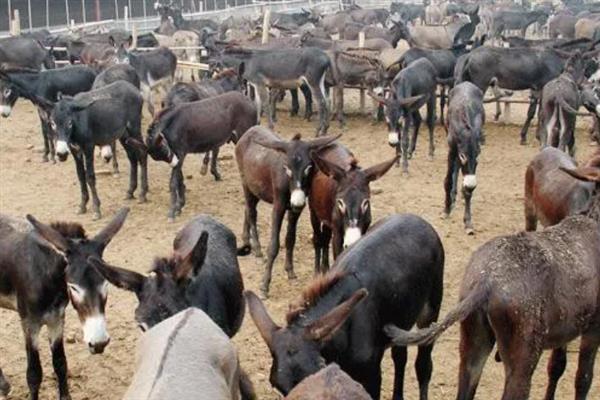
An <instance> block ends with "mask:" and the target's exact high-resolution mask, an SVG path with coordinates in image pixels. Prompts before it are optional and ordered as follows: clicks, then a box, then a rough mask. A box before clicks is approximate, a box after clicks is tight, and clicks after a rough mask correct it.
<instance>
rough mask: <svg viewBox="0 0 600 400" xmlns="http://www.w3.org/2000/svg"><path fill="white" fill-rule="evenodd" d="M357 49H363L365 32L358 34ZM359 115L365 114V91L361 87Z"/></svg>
mask: <svg viewBox="0 0 600 400" xmlns="http://www.w3.org/2000/svg"><path fill="white" fill-rule="evenodd" d="M358 47H359V48H361V49H362V48H363V47H365V32H364V31H360V32H358ZM360 113H361V114H364V113H365V89H364V88H363V87H361V88H360Z"/></svg>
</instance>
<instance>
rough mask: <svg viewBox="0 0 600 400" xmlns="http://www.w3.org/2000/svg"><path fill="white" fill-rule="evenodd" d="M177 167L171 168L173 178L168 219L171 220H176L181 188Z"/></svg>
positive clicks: (171, 179) (170, 186)
mask: <svg viewBox="0 0 600 400" xmlns="http://www.w3.org/2000/svg"><path fill="white" fill-rule="evenodd" d="M175 168H177V167H175ZM175 168H173V169H171V178H170V180H169V192H170V195H171V205H170V206H169V212H168V213H167V219H168V220H169V222H174V221H175V210H176V203H177V191H178V189H179V184H178V182H177V171H176V170H175Z"/></svg>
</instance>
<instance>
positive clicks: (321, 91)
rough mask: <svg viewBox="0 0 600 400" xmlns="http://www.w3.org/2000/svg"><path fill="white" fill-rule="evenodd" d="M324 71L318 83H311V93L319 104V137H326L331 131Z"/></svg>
mask: <svg viewBox="0 0 600 400" xmlns="http://www.w3.org/2000/svg"><path fill="white" fill-rule="evenodd" d="M326 72H327V71H325V70H324V71H323V73H322V74H321V76H320V77H319V80H318V82H312V83H310V85H309V86H310V91H311V94H312V96H314V97H316V99H317V102H318V103H319V128H318V129H317V136H321V135H326V134H327V130H328V129H329V107H328V105H327V94H326V93H325V73H326Z"/></svg>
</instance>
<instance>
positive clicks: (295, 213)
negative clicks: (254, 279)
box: [235, 126, 340, 297]
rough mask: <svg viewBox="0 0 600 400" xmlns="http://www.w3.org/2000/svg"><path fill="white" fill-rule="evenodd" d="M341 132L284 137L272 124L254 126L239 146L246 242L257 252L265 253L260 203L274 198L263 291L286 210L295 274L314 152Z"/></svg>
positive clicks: (288, 266) (289, 262) (288, 256)
mask: <svg viewBox="0 0 600 400" xmlns="http://www.w3.org/2000/svg"><path fill="white" fill-rule="evenodd" d="M339 137H340V135H338V136H335V137H330V136H327V137H322V138H317V139H313V140H311V141H308V142H305V141H303V140H301V139H300V135H296V136H295V137H294V138H293V140H291V141H285V140H283V139H281V138H280V137H279V136H277V135H276V134H274V133H273V132H271V131H270V130H268V129H266V128H263V127H260V126H255V127H253V128H252V129H250V130H249V131H248V132H246V134H245V135H244V136H243V137H242V138H241V139H240V141H239V142H238V143H237V145H236V147H235V158H236V161H237V164H238V168H239V171H240V175H241V178H242V188H243V190H244V198H245V201H246V211H245V214H244V229H243V236H242V248H243V249H246V251H247V249H250V248H251V249H252V250H253V251H254V254H255V255H256V256H257V257H262V251H261V248H260V242H259V240H258V230H257V225H256V206H257V204H258V202H259V201H260V200H263V201H265V202H267V203H271V204H273V210H272V213H271V221H272V223H271V242H270V245H269V252H268V254H267V261H266V264H265V272H264V275H263V280H262V285H261V292H262V295H263V296H264V297H267V296H268V293H269V285H270V283H271V275H272V272H273V263H274V262H275V258H277V254H278V253H279V233H280V231H281V223H282V221H283V217H284V216H285V214H286V212H287V215H288V227H287V234H286V238H285V247H286V253H285V270H286V271H287V275H288V279H295V278H296V274H295V273H294V264H293V252H294V245H295V243H296V226H297V224H298V219H299V218H300V214H301V212H302V210H303V209H304V206H305V205H306V199H307V194H308V193H309V190H310V185H311V180H312V178H313V175H314V168H313V167H314V163H313V161H312V159H311V157H310V153H311V152H312V151H318V150H320V149H321V148H324V147H326V146H328V145H329V144H331V143H333V142H334V141H335V140H337V139H338V138H339ZM251 242H252V244H251Z"/></svg>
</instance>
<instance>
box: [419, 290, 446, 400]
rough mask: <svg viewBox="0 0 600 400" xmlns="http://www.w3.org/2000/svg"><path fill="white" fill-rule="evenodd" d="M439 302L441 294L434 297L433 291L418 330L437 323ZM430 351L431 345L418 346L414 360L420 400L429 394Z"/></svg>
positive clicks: (423, 399) (421, 314) (431, 365)
mask: <svg viewBox="0 0 600 400" xmlns="http://www.w3.org/2000/svg"><path fill="white" fill-rule="evenodd" d="M440 286H441V283H440ZM441 302H442V296H441V293H439V294H438V295H436V293H435V290H434V291H433V292H432V293H431V295H430V296H429V299H428V302H427V303H428V304H427V305H426V306H425V307H423V310H422V311H421V313H420V315H419V317H418V319H417V327H418V328H419V329H424V328H426V327H428V326H430V325H431V324H432V323H434V322H435V321H437V319H438V316H439V313H440V305H441ZM432 351H433V344H430V345H424V346H419V352H418V353H417V359H416V360H415V371H416V373H417V381H418V382H419V399H420V400H427V397H428V393H429V382H430V381H431V373H432V371H433V362H432V360H431V352H432Z"/></svg>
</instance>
